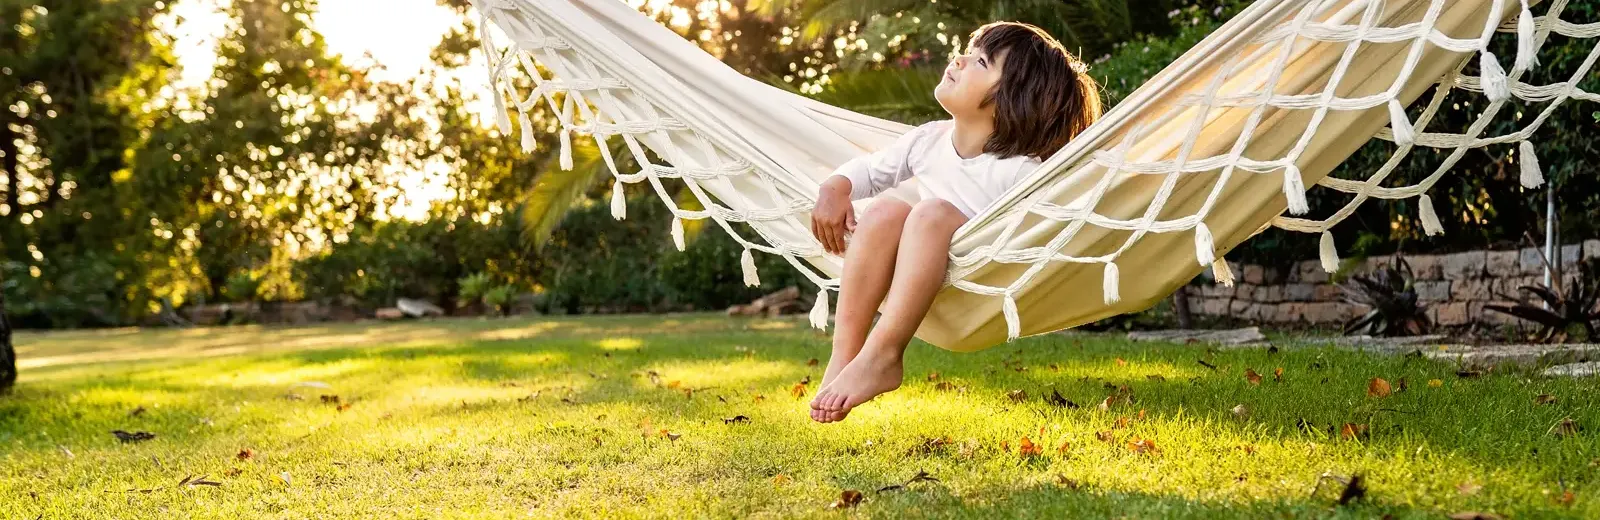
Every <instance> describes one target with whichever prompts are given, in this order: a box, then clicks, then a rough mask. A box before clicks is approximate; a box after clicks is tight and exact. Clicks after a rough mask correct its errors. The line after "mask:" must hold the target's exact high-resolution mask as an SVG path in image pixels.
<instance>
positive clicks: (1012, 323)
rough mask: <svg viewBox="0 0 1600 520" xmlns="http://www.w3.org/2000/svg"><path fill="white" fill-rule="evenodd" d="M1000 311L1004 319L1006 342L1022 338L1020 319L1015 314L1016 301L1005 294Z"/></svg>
mask: <svg viewBox="0 0 1600 520" xmlns="http://www.w3.org/2000/svg"><path fill="white" fill-rule="evenodd" d="M1000 310H1001V313H1002V314H1005V317H1006V341H1008V342H1009V341H1012V340H1015V339H1017V338H1018V337H1021V336H1022V317H1021V316H1019V315H1018V314H1017V299H1016V298H1015V297H1013V296H1012V295H1011V293H1006V297H1005V300H1004V301H1002V302H1001V303H1000Z"/></svg>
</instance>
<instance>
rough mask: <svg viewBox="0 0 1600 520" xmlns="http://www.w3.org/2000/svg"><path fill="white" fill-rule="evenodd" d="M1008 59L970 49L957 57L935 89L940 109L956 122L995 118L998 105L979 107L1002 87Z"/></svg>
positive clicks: (978, 49) (934, 92)
mask: <svg viewBox="0 0 1600 520" xmlns="http://www.w3.org/2000/svg"><path fill="white" fill-rule="evenodd" d="M1004 65H1005V56H1004V53H1002V54H1001V55H1000V56H991V55H989V53H988V52H987V51H985V50H984V49H982V48H978V47H968V48H967V53H966V54H962V55H960V56H956V58H955V59H954V60H951V61H950V65H948V66H946V67H945V68H944V78H943V79H941V80H939V86H937V87H934V88H933V97H934V99H937V100H938V101H939V106H942V107H944V110H945V111H946V112H949V113H950V115H951V116H954V117H956V118H968V117H988V118H993V117H994V105H993V104H990V105H989V106H986V107H979V106H978V105H980V104H982V103H983V98H984V97H986V96H988V95H989V93H990V92H991V91H993V90H994V87H995V85H996V84H999V83H1000V74H1001V73H1002V72H1004Z"/></svg>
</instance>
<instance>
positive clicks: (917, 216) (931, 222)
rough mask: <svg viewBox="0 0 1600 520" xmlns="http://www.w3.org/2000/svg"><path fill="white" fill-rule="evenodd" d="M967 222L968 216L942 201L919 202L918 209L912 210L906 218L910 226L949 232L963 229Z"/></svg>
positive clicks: (947, 202) (928, 200)
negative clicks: (962, 226) (959, 228)
mask: <svg viewBox="0 0 1600 520" xmlns="http://www.w3.org/2000/svg"><path fill="white" fill-rule="evenodd" d="M966 221H967V216H966V214H964V213H962V212H961V210H959V209H956V206H955V205H954V204H951V203H950V202H949V201H946V200H942V199H927V200H923V201H921V202H918V203H917V205H916V207H913V208H911V214H910V215H909V216H907V218H906V224H907V225H908V226H910V225H915V226H918V227H923V228H933V229H949V230H954V229H956V228H958V227H961V224H964V223H966Z"/></svg>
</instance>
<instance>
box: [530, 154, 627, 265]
mask: <svg viewBox="0 0 1600 520" xmlns="http://www.w3.org/2000/svg"><path fill="white" fill-rule="evenodd" d="M621 155H626V154H621ZM617 156H618V154H612V157H614V158H616V159H618V161H619V162H620V161H621V159H622V158H621V157H617ZM618 167H619V168H620V167H622V165H621V164H618ZM541 172H542V173H540V174H539V177H538V179H537V180H536V181H534V185H533V188H532V189H530V190H528V191H527V192H526V193H524V194H523V195H522V205H523V211H522V229H523V237H524V239H526V240H528V241H530V242H532V243H533V245H534V247H535V248H543V247H544V244H545V242H546V241H548V240H549V239H550V235H551V233H554V232H555V229H556V226H558V225H560V224H561V220H562V219H563V218H564V217H566V215H567V211H568V210H571V209H572V206H573V204H574V203H576V202H577V201H578V200H580V199H581V198H582V197H583V196H584V194H585V193H588V192H589V190H590V189H592V188H594V187H595V186H596V185H598V184H600V183H601V182H602V181H604V180H605V179H608V178H610V177H611V175H610V174H611V172H610V170H608V169H607V168H606V165H605V160H604V159H603V158H602V157H601V156H600V149H599V148H598V147H596V146H595V145H594V143H593V141H588V140H581V139H580V140H576V141H575V142H574V143H572V169H571V170H562V169H561V163H560V159H559V156H558V155H556V154H550V158H549V159H548V160H546V161H545V162H544V164H543V165H541Z"/></svg>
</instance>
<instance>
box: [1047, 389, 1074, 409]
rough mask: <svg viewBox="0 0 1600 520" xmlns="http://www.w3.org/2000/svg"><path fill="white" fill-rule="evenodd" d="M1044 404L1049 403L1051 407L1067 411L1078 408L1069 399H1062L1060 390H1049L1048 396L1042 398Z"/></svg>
mask: <svg viewBox="0 0 1600 520" xmlns="http://www.w3.org/2000/svg"><path fill="white" fill-rule="evenodd" d="M1044 402H1046V403H1049V404H1050V405H1051V406H1055V407H1058V408H1067V409H1077V408H1078V403H1074V402H1072V400H1071V399H1067V398H1065V397H1062V396H1061V391H1060V390H1055V389H1051V390H1050V395H1047V396H1044Z"/></svg>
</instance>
